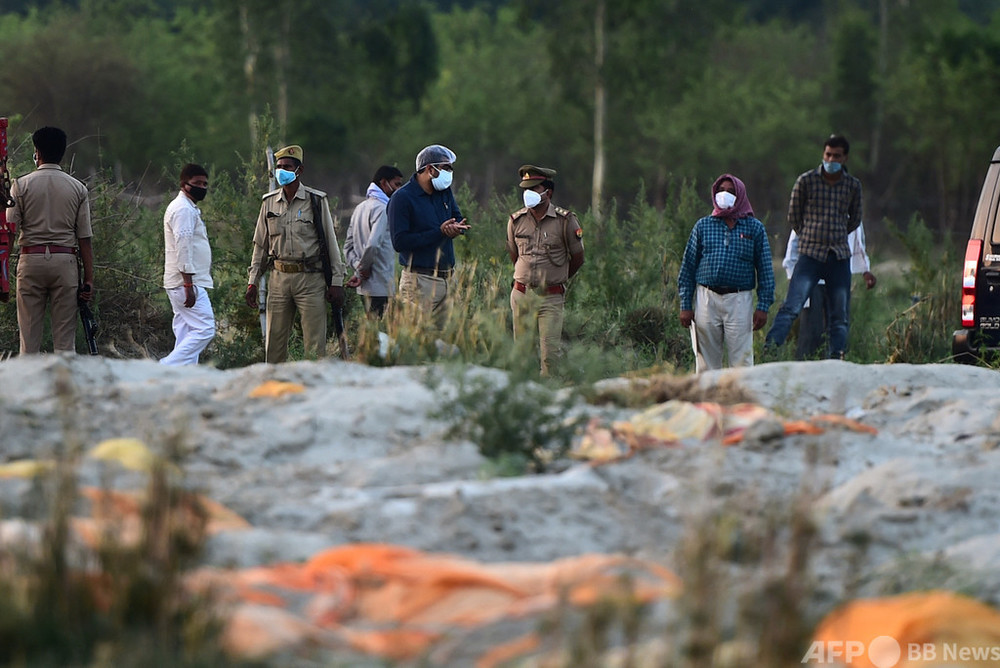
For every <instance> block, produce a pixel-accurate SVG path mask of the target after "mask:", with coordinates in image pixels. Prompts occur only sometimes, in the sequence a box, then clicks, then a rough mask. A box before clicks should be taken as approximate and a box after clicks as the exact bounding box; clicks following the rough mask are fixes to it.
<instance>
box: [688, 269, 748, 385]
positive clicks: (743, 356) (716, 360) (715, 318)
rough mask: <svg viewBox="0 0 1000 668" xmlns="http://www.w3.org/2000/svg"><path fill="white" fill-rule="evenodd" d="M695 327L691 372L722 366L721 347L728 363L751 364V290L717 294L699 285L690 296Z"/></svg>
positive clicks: (732, 364) (730, 364) (737, 364)
mask: <svg viewBox="0 0 1000 668" xmlns="http://www.w3.org/2000/svg"><path fill="white" fill-rule="evenodd" d="M691 326H692V327H694V328H695V329H696V333H697V336H696V341H697V343H696V344H695V350H694V355H695V372H696V373H697V372H701V371H706V370H709V369H721V368H722V354H723V351H725V352H727V353H728V354H729V366H733V367H736V366H753V292H752V291H750V290H746V291H744V292H733V293H730V294H728V295H720V294H718V293H715V292H712V291H711V290H709V289H708V288H706V287H705V286H703V285H699V286H698V289H697V291H696V292H695V296H694V323H693V324H692V325H691Z"/></svg>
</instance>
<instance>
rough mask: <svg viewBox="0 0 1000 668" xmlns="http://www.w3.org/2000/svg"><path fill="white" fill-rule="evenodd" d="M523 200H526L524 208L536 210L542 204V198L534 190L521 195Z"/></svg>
mask: <svg viewBox="0 0 1000 668" xmlns="http://www.w3.org/2000/svg"><path fill="white" fill-rule="evenodd" d="M521 197H522V199H524V206H526V207H528V208H529V209H534V208H535V207H536V206H538V205H539V204H541V203H542V196H541V195H539V194H538V193H536V192H535V191H534V190H525V191H524V192H523V193H522V194H521Z"/></svg>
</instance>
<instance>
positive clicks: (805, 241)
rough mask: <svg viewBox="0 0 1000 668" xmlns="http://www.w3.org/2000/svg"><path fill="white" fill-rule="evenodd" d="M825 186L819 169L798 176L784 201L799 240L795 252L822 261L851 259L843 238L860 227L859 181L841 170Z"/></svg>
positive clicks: (821, 170) (824, 180)
mask: <svg viewBox="0 0 1000 668" xmlns="http://www.w3.org/2000/svg"><path fill="white" fill-rule="evenodd" d="M841 174H842V176H841V177H840V180H839V181H837V182H835V183H829V182H828V181H827V180H826V179H825V178H823V166H822V165H820V166H819V167H817V168H816V169H813V170H810V171H808V172H806V173H804V174H802V175H800V176H799V178H798V179H796V180H795V185H794V186H792V197H791V200H790V201H789V202H788V224H789V225H791V227H792V229H793V230H795V234H797V235H798V237H799V253H800V254H802V255H808V256H809V257H811V258H813V259H816V260H820V261H821V262H826V259H827V255H828V254H829V253H830V252H831V251H833V253H834V254H836V256H837V259H838V260H846V259H847V258H849V257H851V249H850V247H849V246H848V245H847V235H848V234H849V233H850V232H852V231H853V230H854V229H856V228H857V226H858V225H860V224H861V181H859V180H858V179H856V178H854V177H853V176H851V175H850V174H848V173H847V171H846V169H845V171H843V172H841Z"/></svg>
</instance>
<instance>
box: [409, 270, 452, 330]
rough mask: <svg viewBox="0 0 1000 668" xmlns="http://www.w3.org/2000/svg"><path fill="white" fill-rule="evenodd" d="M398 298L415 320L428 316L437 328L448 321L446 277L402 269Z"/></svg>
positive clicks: (448, 304)
mask: <svg viewBox="0 0 1000 668" xmlns="http://www.w3.org/2000/svg"><path fill="white" fill-rule="evenodd" d="M399 299H400V301H402V302H403V304H404V306H405V307H406V308H407V310H409V311H410V312H411V313H412V314H413V317H414V318H415V319H417V320H419V319H421V318H427V317H430V318H432V319H433V322H434V326H435V327H437V328H438V330H442V329H444V326H445V323H446V322H447V321H448V311H449V309H450V307H451V304H450V303H449V301H448V279H446V278H440V277H437V276H427V275H426V274H418V273H416V272H414V271H409V270H408V269H403V272H402V274H400V276H399Z"/></svg>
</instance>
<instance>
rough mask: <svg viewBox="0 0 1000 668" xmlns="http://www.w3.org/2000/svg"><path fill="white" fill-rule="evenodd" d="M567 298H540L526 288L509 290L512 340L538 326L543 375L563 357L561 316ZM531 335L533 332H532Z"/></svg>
mask: <svg viewBox="0 0 1000 668" xmlns="http://www.w3.org/2000/svg"><path fill="white" fill-rule="evenodd" d="M565 308H566V295H565V293H564V294H554V295H544V294H543V295H540V294H537V293H536V292H533V291H532V290H531V289H529V290H528V291H527V292H521V291H520V290H514V289H511V291H510V310H511V313H512V314H513V316H514V339H515V340H516V339H517V338H519V337H521V336H525V335H527V334H528V328H529V327H530V328H531V329H532V330H533V329H534V327H535V326H536V322H537V327H538V347H539V357H540V358H541V362H542V375H543V376H547V375H549V373H550V371H551V370H552V365H553V364H555V363H556V362H557V361H558V359H559V358H560V357H561V356H562V328H563V313H564V311H565ZM531 333H532V334H534V331H532V332H531Z"/></svg>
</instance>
